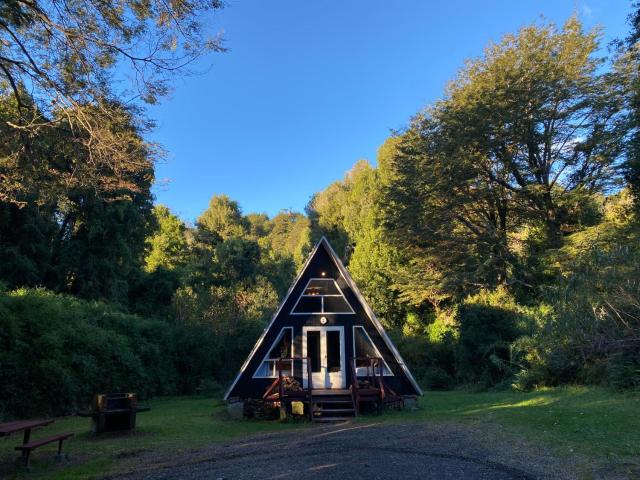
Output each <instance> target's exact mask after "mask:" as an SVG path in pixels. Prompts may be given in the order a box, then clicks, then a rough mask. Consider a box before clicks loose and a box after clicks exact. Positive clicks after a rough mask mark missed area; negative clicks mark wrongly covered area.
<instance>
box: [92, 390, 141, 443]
mask: <svg viewBox="0 0 640 480" xmlns="http://www.w3.org/2000/svg"><path fill="white" fill-rule="evenodd" d="M148 411H149V407H146V406H143V405H138V396H137V395H136V394H135V393H102V394H98V395H95V396H94V397H93V408H92V410H91V411H89V412H81V413H79V415H80V416H81V417H91V419H92V422H91V431H92V432H93V433H103V432H115V431H120V430H129V431H132V430H135V428H136V415H137V413H138V412H148Z"/></svg>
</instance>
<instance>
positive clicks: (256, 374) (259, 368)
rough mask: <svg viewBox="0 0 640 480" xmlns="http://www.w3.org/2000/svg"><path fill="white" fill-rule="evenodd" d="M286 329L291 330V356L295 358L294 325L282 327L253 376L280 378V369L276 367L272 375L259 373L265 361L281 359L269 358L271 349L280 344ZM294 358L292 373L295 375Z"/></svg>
mask: <svg viewBox="0 0 640 480" xmlns="http://www.w3.org/2000/svg"><path fill="white" fill-rule="evenodd" d="M285 330H291V357H292V358H295V352H294V341H293V327H282V328H281V329H280V332H278V336H277V337H276V339H275V340H274V341H273V343H272V344H271V346H270V347H269V350H267V354H266V355H265V356H264V358H263V359H262V361H261V362H260V364H259V365H258V369H257V370H256V371H255V373H254V374H253V377H252V378H278V369H277V368H275V369H274V370H273V372H272V374H271V375H259V374H258V372H259V371H260V370H262V365H263V364H264V362H274V361H276V360H280V359H279V358H269V353H271V350H273V348H274V347H275V346H276V345H277V344H278V342H279V341H280V340H281V339H282V337H283V336H284V331H285ZM293 363H294V362H293V360H292V361H291V375H293V368H294V365H293Z"/></svg>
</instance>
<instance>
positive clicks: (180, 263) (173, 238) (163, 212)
mask: <svg viewBox="0 0 640 480" xmlns="http://www.w3.org/2000/svg"><path fill="white" fill-rule="evenodd" d="M153 217H154V221H155V227H156V228H155V230H154V232H153V234H152V235H150V236H149V237H147V239H146V244H147V247H148V251H147V254H146V256H145V259H144V261H145V269H146V270H147V271H148V272H153V271H154V270H157V269H158V268H164V269H167V270H176V269H179V268H182V267H184V266H185V265H186V264H187V261H188V259H189V250H188V244H187V239H186V230H187V227H186V225H185V224H184V222H183V221H182V220H180V219H179V218H178V217H176V216H175V215H174V214H172V213H171V211H170V210H169V209H168V208H167V207H166V206H164V205H156V206H155V207H153Z"/></svg>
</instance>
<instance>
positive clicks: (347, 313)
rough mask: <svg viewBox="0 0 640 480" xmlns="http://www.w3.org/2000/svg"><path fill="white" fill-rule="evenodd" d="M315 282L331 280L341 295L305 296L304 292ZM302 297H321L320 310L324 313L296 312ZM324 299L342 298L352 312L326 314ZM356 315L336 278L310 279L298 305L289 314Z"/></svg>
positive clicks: (297, 301)
mask: <svg viewBox="0 0 640 480" xmlns="http://www.w3.org/2000/svg"><path fill="white" fill-rule="evenodd" d="M314 280H323V281H327V280H331V281H333V284H334V285H335V286H336V288H337V289H338V291H339V292H340V294H339V295H335V294H334V295H305V294H304V292H306V290H307V288H308V287H309V284H310V283H311V282H312V281H314ZM302 297H320V305H321V307H320V309H321V310H323V311H322V312H295V309H296V307H297V306H298V303H300V299H301V298H302ZM324 297H342V298H343V299H344V301H345V302H346V303H347V306H348V307H349V310H351V311H350V312H325V311H324ZM355 313H356V312H355V311H354V310H353V307H352V306H351V304H350V303H349V300H347V297H345V296H344V292H343V291H342V289H341V288H340V285H338V282H336V279H335V278H327V277H320V278H310V279H309V281H308V282H307V284H306V285H305V286H304V288H303V289H302V293H301V294H300V296H299V297H298V300H296V303H295V305H294V306H293V308H292V309H291V312H290V313H289V314H290V315H355Z"/></svg>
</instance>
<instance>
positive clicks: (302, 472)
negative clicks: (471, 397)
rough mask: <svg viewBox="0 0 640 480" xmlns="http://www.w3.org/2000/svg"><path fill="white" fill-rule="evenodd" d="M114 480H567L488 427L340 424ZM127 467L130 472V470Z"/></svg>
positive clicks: (209, 451) (164, 462) (176, 459)
mask: <svg viewBox="0 0 640 480" xmlns="http://www.w3.org/2000/svg"><path fill="white" fill-rule="evenodd" d="M135 464H137V465H138V466H140V465H144V466H145V467H144V470H137V471H133V472H132V473H129V474H127V475H124V476H118V477H112V478H117V479H118V480H125V479H126V480H142V479H145V480H161V479H162V480H165V479H193V480H195V479H213V480H216V479H224V480H235V479H285V480H286V479H299V478H303V479H304V480H313V479H336V480H350V479H361V478H368V479H393V478H408V479H413V478H416V479H417V478H420V479H425V480H430V479H433V480H435V479H438V480H447V479H495V480H514V479H547V478H548V479H551V478H553V479H571V478H574V477H573V476H572V475H571V474H569V473H567V470H566V469H565V468H564V467H565V466H564V465H562V464H560V463H559V462H558V460H557V459H555V458H553V457H552V456H551V455H549V454H548V452H545V451H541V450H540V449H536V448H535V447H532V446H531V445H528V444H527V443H526V442H524V441H523V440H521V439H518V438H514V437H512V436H508V435H506V434H504V433H503V432H501V431H497V430H495V429H494V428H493V427H489V426H486V425H485V426H470V425H460V424H453V423H452V424H431V423H430V424H426V423H408V424H389V423H383V424H379V423H371V424H367V423H344V424H338V425H331V426H313V427H311V428H306V429H301V430H296V431H289V432H284V433H278V434H269V435H261V436H256V437H251V438H248V439H243V440H241V441H240V440H239V441H235V442H232V443H228V444H225V445H214V446H211V447H209V448H206V449H203V450H198V451H192V452H189V453H186V454H182V455H176V456H169V457H167V456H166V455H163V456H153V455H151V454H148V455H143V456H142V457H140V458H137V459H136V462H135ZM132 468H134V469H135V468H136V467H135V465H134V464H132Z"/></svg>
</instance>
